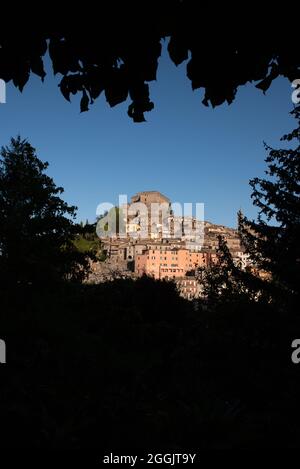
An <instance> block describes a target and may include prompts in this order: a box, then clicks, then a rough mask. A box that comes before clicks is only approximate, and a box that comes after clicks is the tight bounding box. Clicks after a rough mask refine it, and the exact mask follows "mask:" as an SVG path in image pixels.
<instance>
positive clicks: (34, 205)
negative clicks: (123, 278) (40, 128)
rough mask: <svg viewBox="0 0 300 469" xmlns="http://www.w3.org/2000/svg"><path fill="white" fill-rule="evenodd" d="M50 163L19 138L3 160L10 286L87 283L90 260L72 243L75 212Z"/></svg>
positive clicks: (1, 256)
mask: <svg viewBox="0 0 300 469" xmlns="http://www.w3.org/2000/svg"><path fill="white" fill-rule="evenodd" d="M47 167H48V163H43V162H42V161H41V160H39V159H38V157H37V156H36V153H35V149H34V148H33V147H32V146H31V145H30V144H29V143H28V142H27V141H26V140H22V139H21V138H20V137H17V138H16V139H12V140H11V144H10V146H9V147H2V149H1V159H0V226H1V231H0V279H1V282H2V283H5V284H9V285H10V284H11V285H13V284H22V283H25V284H26V283H29V282H30V283H34V284H47V283H48V282H57V281H61V280H66V279H72V280H82V279H83V278H84V276H85V273H86V271H87V269H88V257H87V255H86V254H85V253H80V252H79V251H78V250H77V249H76V248H75V246H74V244H73V242H72V241H73V239H74V237H75V234H76V232H77V226H76V225H75V224H74V223H73V221H72V219H73V218H74V217H75V213H76V207H73V206H69V205H68V204H67V203H66V202H64V201H63V200H62V199H61V198H60V197H59V196H60V194H61V193H62V192H63V189H62V188H61V187H57V186H56V185H55V183H54V181H53V180H52V179H51V178H50V177H49V176H47V175H46V174H45V170H46V169H47Z"/></svg>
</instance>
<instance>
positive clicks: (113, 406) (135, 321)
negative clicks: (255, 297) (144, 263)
mask: <svg viewBox="0 0 300 469" xmlns="http://www.w3.org/2000/svg"><path fill="white" fill-rule="evenodd" d="M0 321H1V335H2V337H3V338H4V339H5V340H6V343H7V359H8V364H7V365H4V366H2V367H1V368H2V369H1V374H2V385H1V400H0V415H1V426H2V428H3V429H5V434H4V440H3V439H2V447H29V448H31V447H50V448H52V447H54V448H89V447H91V448H92V447H97V448H101V447H102V448H105V449H106V450H108V449H114V448H120V447H124V448H127V449H128V448H144V449H149V448H156V449H158V448H162V449H166V448H170V449H181V448H182V449H183V448H187V447H193V446H195V445H196V446H197V448H199V449H201V448H240V447H242V448H253V447H269V446H270V447H276V446H277V445H279V444H280V445H281V446H287V447H290V446H291V447H292V446H298V444H299V437H300V428H299V418H300V412H299V404H298V400H299V392H300V382H299V370H300V368H298V366H300V365H298V366H297V365H295V364H293V363H292V361H291V352H292V349H291V338H293V337H294V335H295V333H296V331H299V325H300V324H299V317H298V315H296V313H295V314H294V315H292V314H290V315H289V320H288V321H287V318H286V315H285V313H279V312H276V311H275V310H272V309H271V308H263V309H260V307H259V306H257V310H255V309H254V308H253V305H251V307H250V305H249V308H248V309H247V305H246V304H245V305H244V306H243V308H242V309H241V305H239V306H238V307H236V308H235V307H234V305H233V304H231V305H230V306H228V307H223V308H219V309H218V310H216V311H215V312H210V313H208V312H206V311H194V309H193V307H192V303H190V302H185V301H184V300H182V299H181V298H179V297H178V296H177V294H176V292H175V290H174V289H173V286H172V285H171V284H168V283H159V282H155V281H153V280H150V279H147V278H142V279H140V280H138V281H136V282H133V281H130V280H121V281H114V282H112V283H108V284H102V285H97V286H92V285H84V286H80V285H75V286H74V285H64V286H60V287H57V288H55V289H53V290H51V289H50V290H49V289H47V290H46V289H44V290H40V291H38V292H37V291H36V290H35V291H31V289H30V288H28V287H27V288H24V287H23V288H20V289H19V291H18V292H16V291H14V292H13V293H10V292H9V291H5V292H4V291H2V292H1V312H0Z"/></svg>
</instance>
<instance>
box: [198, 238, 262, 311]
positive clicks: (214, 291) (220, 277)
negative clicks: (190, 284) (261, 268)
mask: <svg viewBox="0 0 300 469" xmlns="http://www.w3.org/2000/svg"><path fill="white" fill-rule="evenodd" d="M197 277H198V279H199V281H200V283H201V285H202V288H203V293H204V295H205V297H206V298H207V299H208V300H209V302H210V303H211V305H212V304H217V303H222V304H224V303H233V302H235V301H238V302H241V301H253V300H255V298H256V296H257V291H258V289H259V285H258V279H256V280H254V278H252V276H251V275H250V274H249V273H248V272H245V271H243V270H242V269H241V266H240V265H239V264H238V263H237V262H235V261H234V259H233V257H232V254H231V252H230V250H229V248H228V246H227V242H226V240H225V239H224V237H223V236H218V249H217V261H216V263H214V264H211V265H210V266H208V267H201V268H199V269H198V271H197ZM250 278H251V280H252V282H249V279H250Z"/></svg>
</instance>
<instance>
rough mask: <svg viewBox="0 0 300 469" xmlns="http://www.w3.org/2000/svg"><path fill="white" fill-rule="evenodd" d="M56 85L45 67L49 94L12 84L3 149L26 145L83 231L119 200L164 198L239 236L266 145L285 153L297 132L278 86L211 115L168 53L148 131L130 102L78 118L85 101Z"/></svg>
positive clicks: (0, 130) (4, 110)
mask: <svg viewBox="0 0 300 469" xmlns="http://www.w3.org/2000/svg"><path fill="white" fill-rule="evenodd" d="M59 78H60V77H53V73H52V71H51V70H50V69H49V67H48V73H47V76H46V79H45V82H44V84H42V83H41V81H40V80H39V79H38V78H37V77H36V76H34V75H32V77H31V79H30V81H29V83H28V84H27V86H26V87H25V89H24V91H23V93H22V94H20V92H19V91H18V90H16V89H15V88H14V86H12V85H11V84H8V86H7V97H6V100H7V102H6V104H1V105H0V145H1V146H2V145H6V144H7V143H8V142H9V140H10V137H11V136H16V135H17V134H18V133H20V134H21V136H22V137H23V138H27V139H28V140H29V141H30V143H31V144H32V145H33V146H34V147H35V148H36V149H37V154H38V156H39V158H40V159H42V160H44V161H48V162H49V164H50V166H49V168H48V174H49V175H50V176H51V177H53V178H54V180H55V182H56V184H57V185H61V186H63V187H64V189H65V193H64V196H63V197H64V199H65V200H66V201H67V202H68V203H70V204H74V205H77V207H78V220H79V221H80V220H86V219H89V221H94V219H95V216H96V208H97V205H98V204H100V203H102V202H111V203H114V204H117V202H118V195H119V194H128V197H130V196H131V195H133V194H134V193H136V192H138V191H143V190H159V191H161V192H162V193H163V194H165V195H166V196H168V197H169V198H170V199H171V200H172V201H173V202H180V203H184V202H192V203H196V202H203V203H204V204H205V219H206V220H209V221H212V222H214V223H220V224H224V225H228V226H235V225H236V212H237V211H238V210H239V209H240V208H241V209H242V210H243V211H244V213H245V214H246V215H248V216H249V217H250V218H252V217H254V216H255V213H256V212H255V209H254V208H253V206H252V203H251V199H250V194H251V189H250V187H249V185H248V181H249V179H250V178H253V177H255V176H264V170H265V169H266V166H265V163H264V158H265V156H266V153H265V150H264V148H263V141H266V142H267V143H268V144H270V145H273V146H280V142H279V139H280V137H281V136H282V135H283V134H284V133H287V132H288V131H289V130H290V129H292V128H294V126H295V123H294V122H293V119H292V117H291V116H290V115H289V111H291V109H292V107H293V104H292V101H291V92H292V88H291V85H290V83H289V82H288V81H287V80H284V79H277V80H276V81H275V82H274V83H273V85H272V87H271V88H270V89H269V91H268V92H267V94H266V95H263V93H262V92H261V91H259V90H257V89H256V88H255V87H254V85H247V86H245V87H242V88H240V89H239V91H238V94H237V99H236V101H235V102H234V103H233V104H231V105H230V106H228V105H227V104H224V105H222V106H221V107H217V108H215V109H212V108H207V107H205V106H204V105H203V104H202V103H201V100H202V91H196V92H193V91H192V89H191V84H190V82H189V80H188V79H187V78H186V76H185V64H183V65H181V66H180V67H176V66H175V65H174V64H173V63H172V62H171V61H170V60H169V58H168V56H167V54H166V53H164V54H163V56H162V58H161V60H160V64H159V70H158V79H157V81H156V82H152V83H150V89H151V97H152V99H153V101H154V104H155V109H154V110H153V111H152V112H150V113H146V114H145V117H146V119H147V122H145V123H142V124H135V123H133V122H132V121H131V119H130V118H129V117H128V116H127V106H128V102H127V103H124V104H121V105H119V106H117V107H115V108H110V107H109V105H108V104H107V103H106V101H105V98H104V96H102V97H100V98H99V99H98V100H96V102H95V103H94V105H92V106H91V109H90V111H89V112H87V113H82V114H80V112H79V96H78V97H73V101H72V104H70V103H68V102H67V101H66V100H65V99H64V98H63V96H62V95H61V94H60V91H59V89H58V88H57V84H58V82H59ZM221 80H222V76H221V75H220V81H221Z"/></svg>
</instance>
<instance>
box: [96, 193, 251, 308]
mask: <svg viewBox="0 0 300 469" xmlns="http://www.w3.org/2000/svg"><path fill="white" fill-rule="evenodd" d="M146 209H148V210H146ZM118 215H119V223H118V225H119V229H118V230H117V231H116V233H115V234H114V236H105V232H104V231H102V234H103V236H101V233H100V240H101V244H102V249H103V251H104V252H105V254H106V259H105V261H102V262H94V263H93V264H92V273H91V274H90V276H89V282H93V283H99V282H103V281H107V280H112V279H114V278H126V277H131V278H132V277H133V278H136V277H140V276H142V275H148V276H151V277H153V278H155V279H160V280H162V279H165V280H172V281H175V282H176V284H177V288H178V290H179V291H180V294H181V295H182V296H184V297H185V298H187V299H192V298H195V297H199V296H200V295H201V289H200V286H199V282H198V281H197V278H196V272H197V268H198V267H209V266H210V265H211V264H212V263H215V262H216V260H217V254H216V250H217V247H218V236H219V235H221V236H223V237H224V238H225V239H226V241H227V245H228V247H229V249H230V252H231V254H232V256H233V258H234V260H236V262H239V265H241V267H242V268H246V267H247V263H248V258H247V255H246V254H245V252H244V250H243V247H242V246H241V242H240V238H239V236H238V233H237V230H235V229H233V228H228V227H226V226H223V225H216V224H213V223H210V222H208V221H204V220H198V219H197V218H196V217H193V216H184V215H182V216H178V215H177V216H176V215H175V214H174V213H173V211H172V208H171V201H170V200H169V199H168V198H167V197H166V196H165V195H163V194H161V193H160V192H158V191H144V192H138V193H137V194H135V195H134V196H132V197H131V201H130V203H128V204H126V206H122V207H120V210H119V212H118ZM105 223H106V220H105V217H104V218H103V219H102V226H104V225H105ZM121 224H122V226H123V227H124V230H123V231H121V229H120V225H121ZM98 235H99V232H98Z"/></svg>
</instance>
